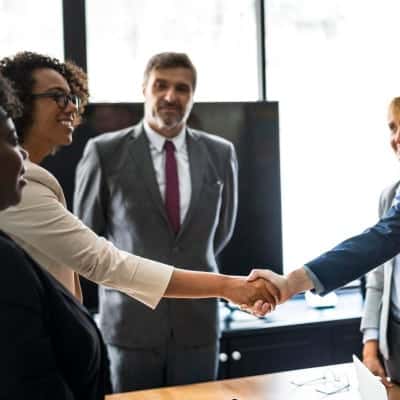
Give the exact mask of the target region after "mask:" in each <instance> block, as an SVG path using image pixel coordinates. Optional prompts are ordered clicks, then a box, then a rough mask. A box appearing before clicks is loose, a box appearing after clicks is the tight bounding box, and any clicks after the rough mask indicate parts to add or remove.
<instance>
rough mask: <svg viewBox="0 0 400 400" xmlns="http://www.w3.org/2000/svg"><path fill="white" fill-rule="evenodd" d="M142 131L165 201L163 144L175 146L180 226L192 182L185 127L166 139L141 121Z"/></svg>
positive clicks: (188, 200) (188, 201)
mask: <svg viewBox="0 0 400 400" xmlns="http://www.w3.org/2000/svg"><path fill="white" fill-rule="evenodd" d="M143 127H144V131H145V132H146V135H147V137H148V139H149V143H150V153H151V157H152V159H153V165H154V170H155V172H156V179H157V183H158V187H159V189H160V193H161V197H162V199H163V200H164V199H165V151H164V143H165V141H166V140H170V141H171V142H173V143H174V146H175V158H176V163H177V167H178V179H179V205H180V220H181V225H182V223H183V221H184V219H185V216H186V214H187V211H188V209H189V204H190V197H191V194H192V181H191V179H190V165H189V155H188V152H187V145H186V127H184V128H183V129H182V130H181V131H180V132H179V134H178V135H176V136H175V137H173V138H171V139H168V138H166V137H164V136H162V135H160V134H159V133H157V132H156V131H155V130H154V129H152V128H151V127H150V125H149V124H148V123H147V122H146V121H143Z"/></svg>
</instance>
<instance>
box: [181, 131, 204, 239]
mask: <svg viewBox="0 0 400 400" xmlns="http://www.w3.org/2000/svg"><path fill="white" fill-rule="evenodd" d="M186 145H187V151H188V157H189V168H190V179H191V184H192V194H191V197H190V204H189V209H188V211H187V213H186V216H185V219H184V220H183V223H182V226H181V229H180V231H179V234H178V236H177V238H179V237H180V236H181V235H182V234H183V232H184V230H185V228H186V227H187V225H188V223H189V221H190V219H191V218H192V216H193V213H194V211H195V210H196V208H197V203H198V201H199V197H200V193H201V190H202V186H203V182H204V175H205V172H206V166H207V160H208V154H207V149H206V148H205V147H204V145H203V143H202V142H201V141H200V140H199V138H198V136H197V135H196V133H195V132H193V131H192V130H191V129H189V128H188V129H187V135H186Z"/></svg>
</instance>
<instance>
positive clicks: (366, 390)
mask: <svg viewBox="0 0 400 400" xmlns="http://www.w3.org/2000/svg"><path fill="white" fill-rule="evenodd" d="M353 365H354V369H355V372H356V377H357V381H358V390H359V391H360V395H361V400H387V398H388V397H387V393H386V389H385V386H383V383H381V382H380V381H379V379H378V378H377V377H376V376H375V375H374V374H373V373H372V372H371V371H370V370H369V369H368V368H367V367H366V366H365V365H364V364H363V363H362V362H361V361H360V360H359V359H358V357H357V356H355V355H354V354H353Z"/></svg>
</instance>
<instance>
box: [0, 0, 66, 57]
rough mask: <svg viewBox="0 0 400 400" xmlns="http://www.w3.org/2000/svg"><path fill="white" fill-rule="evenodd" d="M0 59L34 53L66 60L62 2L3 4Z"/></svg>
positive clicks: (27, 0)
mask: <svg viewBox="0 0 400 400" xmlns="http://www.w3.org/2000/svg"><path fill="white" fill-rule="evenodd" d="M0 26H1V29H0V49H1V54H0V57H5V56H10V55H14V54H15V53H17V52H19V51H34V52H37V53H43V54H48V55H50V56H52V57H57V58H60V59H63V58H64V50H63V22H62V2H61V0H59V1H56V0H37V1H31V0H18V1H14V0H0Z"/></svg>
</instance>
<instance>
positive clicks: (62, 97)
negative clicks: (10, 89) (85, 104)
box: [32, 92, 81, 109]
mask: <svg viewBox="0 0 400 400" xmlns="http://www.w3.org/2000/svg"><path fill="white" fill-rule="evenodd" d="M46 97H48V98H50V99H53V100H54V101H55V102H56V103H57V105H58V106H59V107H60V108H61V109H64V108H66V107H67V106H68V103H69V102H71V103H72V104H73V105H74V106H75V107H76V108H78V109H79V106H80V105H81V99H80V98H79V97H78V96H77V95H76V94H72V93H60V92H47V93H36V94H32V98H34V99H40V98H46Z"/></svg>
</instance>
